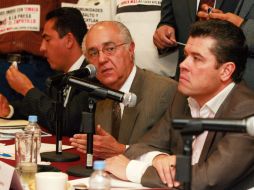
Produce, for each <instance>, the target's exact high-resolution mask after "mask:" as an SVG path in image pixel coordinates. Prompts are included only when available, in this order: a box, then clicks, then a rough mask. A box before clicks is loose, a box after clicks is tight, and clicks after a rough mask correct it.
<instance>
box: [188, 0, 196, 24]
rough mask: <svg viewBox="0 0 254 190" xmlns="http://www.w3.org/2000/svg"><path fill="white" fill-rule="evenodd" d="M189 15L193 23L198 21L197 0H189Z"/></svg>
mask: <svg viewBox="0 0 254 190" xmlns="http://www.w3.org/2000/svg"><path fill="white" fill-rule="evenodd" d="M188 6H189V10H190V11H189V14H190V18H191V21H192V22H195V21H196V18H197V15H196V14H197V0H188Z"/></svg>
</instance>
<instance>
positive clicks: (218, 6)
mask: <svg viewBox="0 0 254 190" xmlns="http://www.w3.org/2000/svg"><path fill="white" fill-rule="evenodd" d="M222 2H223V0H216V5H215V8H217V9H220V7H221V5H222Z"/></svg>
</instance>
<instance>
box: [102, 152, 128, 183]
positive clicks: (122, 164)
mask: <svg viewBox="0 0 254 190" xmlns="http://www.w3.org/2000/svg"><path fill="white" fill-rule="evenodd" d="M129 162H130V160H129V159H128V158H126V157H125V156H124V155H118V156H114V157H112V158H108V159H106V169H105V170H106V171H108V172H110V173H112V174H113V175H115V176H116V177H118V178H120V179H122V180H128V179H127V176H126V168H127V165H128V164H129Z"/></svg>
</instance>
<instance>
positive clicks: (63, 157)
mask: <svg viewBox="0 0 254 190" xmlns="http://www.w3.org/2000/svg"><path fill="white" fill-rule="evenodd" d="M50 82H51V84H50V86H51V85H52V81H50ZM63 89H64V85H63V84H62V83H61V84H60V85H58V86H57V97H56V99H57V101H56V102H55V103H54V104H55V113H56V116H55V123H56V151H55V152H44V153H41V159H42V160H43V161H50V162H71V161H76V160H79V159H80V157H79V155H76V154H72V153H69V152H62V128H63V125H64V122H63V108H62V105H63Z"/></svg>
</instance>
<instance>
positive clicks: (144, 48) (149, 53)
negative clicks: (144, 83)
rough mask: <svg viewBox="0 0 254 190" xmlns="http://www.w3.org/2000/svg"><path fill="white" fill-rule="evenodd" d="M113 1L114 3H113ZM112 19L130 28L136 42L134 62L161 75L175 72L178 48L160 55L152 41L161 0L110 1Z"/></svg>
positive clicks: (168, 75)
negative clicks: (136, 0) (113, 11)
mask: <svg viewBox="0 0 254 190" xmlns="http://www.w3.org/2000/svg"><path fill="white" fill-rule="evenodd" d="M113 2H114V4H113ZM112 4H113V5H111V6H112V7H113V6H114V7H115V9H116V10H115V16H114V18H113V19H114V20H116V21H119V22H122V23H123V24H125V25H126V26H127V28H128V29H129V30H130V32H131V34H132V37H133V39H134V41H135V44H136V51H135V63H136V64H137V65H138V66H139V67H141V68H144V69H147V70H150V71H153V72H155V73H158V74H160V75H163V76H167V77H173V76H174V75H175V72H176V65H177V60H178V50H177V49H176V48H175V49H173V50H172V51H171V52H170V53H169V54H168V55H164V56H160V55H158V51H157V48H156V46H155V45H154V43H153V33H154V31H155V30H156V26H157V24H158V22H159V20H160V12H161V8H162V7H161V0H155V1H140V2H138V3H137V2H131V1H125V0H115V1H112Z"/></svg>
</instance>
